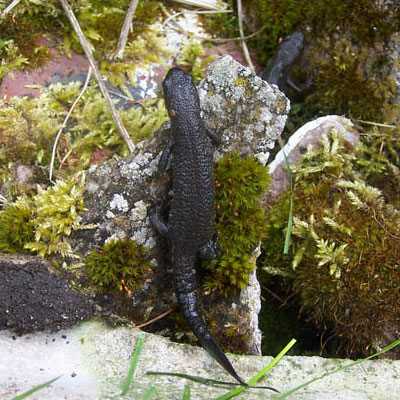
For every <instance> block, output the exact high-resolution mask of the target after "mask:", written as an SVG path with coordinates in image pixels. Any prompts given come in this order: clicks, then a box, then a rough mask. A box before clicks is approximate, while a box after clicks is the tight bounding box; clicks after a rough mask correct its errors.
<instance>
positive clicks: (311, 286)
mask: <svg viewBox="0 0 400 400" xmlns="http://www.w3.org/2000/svg"><path fill="white" fill-rule="evenodd" d="M355 161H356V156H355V153H354V152H352V151H350V150H348V149H347V150H346V148H345V146H344V142H343V141H342V139H340V136H339V135H338V134H337V133H335V132H332V133H331V135H330V136H329V137H325V138H324V139H323V142H322V146H321V148H320V149H316V150H313V149H308V151H307V153H306V154H305V156H304V160H303V162H302V163H301V164H299V165H298V166H296V167H294V172H295V173H296V180H295V185H294V191H293V193H294V204H295V209H294V210H295V211H294V217H293V228H292V242H291V254H290V260H288V259H287V258H284V257H283V256H282V255H281V254H282V248H283V242H284V230H285V228H284V227H285V226H286V223H287V213H286V212H283V211H282V210H285V211H286V210H287V208H288V196H287V194H284V195H283V196H282V197H281V198H280V199H279V201H278V202H277V203H276V204H274V206H273V207H272V208H271V210H270V212H269V216H268V218H269V226H270V228H269V229H268V236H267V240H266V241H265V242H264V245H263V248H264V250H265V257H264V263H265V265H266V266H267V267H273V268H275V269H281V270H282V272H283V273H285V274H287V275H288V276H290V277H291V280H292V282H293V288H294V291H295V293H296V294H298V295H299V297H300V302H301V307H302V308H303V309H304V310H305V311H307V313H308V314H309V316H310V319H311V320H312V321H313V322H314V323H315V324H316V325H317V326H319V327H320V328H322V329H324V330H325V329H328V330H330V331H331V332H333V335H334V337H336V338H338V340H339V341H340V342H341V346H342V347H344V348H345V349H346V351H347V354H352V355H358V354H363V355H367V354H369V352H370V351H371V350H374V349H376V348H377V347H379V346H383V345H384V344H385V343H386V342H385V341H386V339H385V338H386V336H385V335H386V333H387V329H390V328H389V327H392V329H394V327H396V326H398V323H399V316H398V313H396V311H395V310H396V308H397V304H398V298H399V295H400V278H399V277H400V275H399V272H400V271H399V265H398V259H399V256H400V241H399V237H400V213H399V212H398V211H397V210H396V209H394V208H393V207H392V206H391V205H389V204H387V203H386V202H385V200H384V198H383V197H382V196H381V193H380V191H379V190H378V189H376V188H373V187H371V186H369V185H368V184H366V183H365V181H363V180H362V179H361V176H360V175H359V174H358V173H357V172H356V170H355V168H354V166H355ZM266 270H267V271H268V268H266Z"/></svg>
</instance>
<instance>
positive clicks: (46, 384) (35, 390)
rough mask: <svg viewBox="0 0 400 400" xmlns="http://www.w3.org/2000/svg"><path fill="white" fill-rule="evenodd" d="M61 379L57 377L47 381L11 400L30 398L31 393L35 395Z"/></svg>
mask: <svg viewBox="0 0 400 400" xmlns="http://www.w3.org/2000/svg"><path fill="white" fill-rule="evenodd" d="M61 377H62V375H60V376H57V378H53V379H51V380H49V381H47V382H44V383H42V384H40V385H37V386H35V387H34V388H32V389H29V390H28V391H26V392H24V393H22V394H20V395H18V396H15V397H13V398H12V399H11V400H22V399H26V398H27V397H28V396H30V395H31V394H32V393H35V392H37V391H38V390H41V389H44V388H45V387H47V386H49V385H51V384H52V383H53V382H55V381H56V380H57V379H60V378H61Z"/></svg>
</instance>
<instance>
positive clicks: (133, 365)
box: [121, 335, 144, 395]
mask: <svg viewBox="0 0 400 400" xmlns="http://www.w3.org/2000/svg"><path fill="white" fill-rule="evenodd" d="M143 341H144V335H140V336H139V337H138V340H137V343H136V349H135V351H134V353H133V357H132V362H131V366H130V368H129V371H128V375H127V377H126V381H125V384H124V386H123V388H122V393H121V395H125V394H126V393H127V392H128V390H129V386H130V385H131V382H132V379H133V375H134V373H135V370H136V365H137V363H138V360H139V356H140V352H141V351H142V347H143Z"/></svg>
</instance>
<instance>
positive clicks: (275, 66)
mask: <svg viewBox="0 0 400 400" xmlns="http://www.w3.org/2000/svg"><path fill="white" fill-rule="evenodd" d="M303 47H304V34H303V33H302V32H299V31H295V32H293V33H292V34H290V35H288V36H287V37H286V38H285V40H284V41H283V42H282V43H281V44H280V45H279V47H278V51H277V52H276V54H275V55H274V56H273V57H272V58H271V59H270V60H269V61H268V64H267V66H266V68H265V69H264V70H263V71H262V72H261V74H260V76H261V78H262V79H264V80H265V81H267V82H268V83H270V84H274V85H277V86H278V87H279V89H281V90H282V91H283V92H285V89H286V84H289V85H290V86H292V88H293V89H295V90H296V91H298V92H300V91H301V90H302V89H300V88H298V87H297V86H296V85H295V84H294V83H293V82H292V81H291V80H290V78H289V74H290V70H291V68H292V67H293V65H294V62H295V61H296V60H297V59H298V57H299V56H300V54H301V52H302V50H303Z"/></svg>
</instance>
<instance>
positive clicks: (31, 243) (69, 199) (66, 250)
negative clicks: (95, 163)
mask: <svg viewBox="0 0 400 400" xmlns="http://www.w3.org/2000/svg"><path fill="white" fill-rule="evenodd" d="M84 191H85V175H84V173H83V172H80V173H78V174H75V175H74V176H72V177H71V178H70V179H69V180H66V181H62V180H58V181H57V182H56V184H55V185H54V186H53V187H50V188H48V189H47V190H44V189H42V188H41V187H40V186H38V187H37V194H36V195H34V196H33V197H31V198H30V197H27V195H21V196H19V197H18V198H17V199H16V200H15V201H14V202H13V203H10V204H7V205H6V207H5V209H4V210H3V211H1V212H0V229H1V232H0V251H2V252H5V253H27V252H33V253H36V254H39V255H40V256H48V255H54V254H57V255H61V256H62V257H67V256H68V257H74V254H73V251H72V249H71V246H70V245H69V243H68V236H69V235H70V234H71V232H72V231H74V230H78V229H86V228H93V226H92V225H82V224H81V222H80V220H79V213H80V212H82V211H83V210H84V200H83V193H84Z"/></svg>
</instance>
